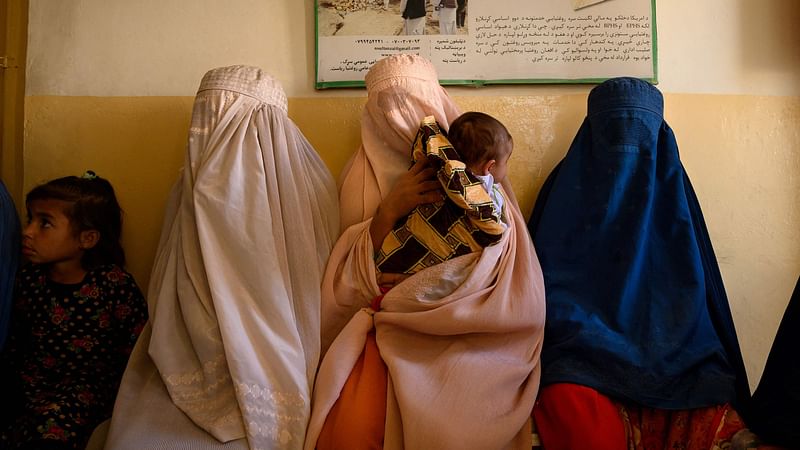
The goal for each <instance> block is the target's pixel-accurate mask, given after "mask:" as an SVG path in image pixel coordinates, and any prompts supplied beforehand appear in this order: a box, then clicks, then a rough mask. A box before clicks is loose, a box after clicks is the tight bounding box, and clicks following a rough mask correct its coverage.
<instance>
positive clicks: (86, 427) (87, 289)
mask: <svg viewBox="0 0 800 450" xmlns="http://www.w3.org/2000/svg"><path fill="white" fill-rule="evenodd" d="M25 206H26V208H27V212H28V224H27V226H26V227H25V228H24V230H23V234H22V254H23V256H24V257H25V258H27V260H28V262H29V264H28V265H27V266H25V267H23V268H22V269H21V270H20V272H19V273H18V275H17V282H16V286H15V303H14V307H13V308H14V309H13V312H12V317H11V321H12V325H11V333H10V336H9V342H8V344H7V347H6V348H5V350H4V353H3V355H2V359H0V382H2V383H3V384H2V386H3V390H4V391H5V392H6V394H4V395H3V398H4V400H3V407H2V408H0V409H2V411H0V449H6V448H9V449H11V448H14V449H16V448H24V449H33V448H35V449H48V448H76V449H77V448H84V447H85V445H86V442H87V440H88V438H89V436H90V435H91V432H92V430H93V429H94V427H95V426H97V425H98V424H99V423H100V422H102V421H103V420H105V419H106V418H108V417H110V416H111V408H112V406H113V404H114V397H115V395H116V392H117V387H118V385H119V381H120V378H121V376H122V372H123V370H124V369H125V365H126V362H127V360H128V355H129V354H130V352H131V349H132V348H133V345H134V343H135V342H136V338H137V336H138V335H139V332H140V331H141V330H142V327H143V326H144V324H145V322H146V321H147V306H146V304H145V301H144V298H143V296H142V293H141V291H140V290H139V288H138V287H137V285H136V282H135V281H134V280H133V277H132V276H131V275H130V274H129V273H128V272H126V271H125V270H124V269H123V267H124V264H125V254H124V252H123V250H122V247H121V246H120V242H119V240H120V232H121V229H122V212H121V210H120V207H119V204H118V203H117V199H116V196H115V195H114V189H113V188H112V186H111V184H110V183H109V182H108V181H106V180H104V179H102V178H100V177H98V176H96V175H95V174H94V173H93V172H91V171H89V172H86V174H84V176H83V177H80V178H79V177H74V176H70V177H64V178H59V179H56V180H53V181H50V182H48V183H46V184H43V185H41V186H38V187H36V188H34V189H33V190H32V191H30V192H29V193H28V195H27V197H26V198H25Z"/></svg>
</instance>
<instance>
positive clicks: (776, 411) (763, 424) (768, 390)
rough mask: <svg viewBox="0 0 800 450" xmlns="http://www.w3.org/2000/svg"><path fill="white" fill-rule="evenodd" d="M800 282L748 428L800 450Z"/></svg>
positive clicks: (771, 439) (764, 437)
mask: <svg viewBox="0 0 800 450" xmlns="http://www.w3.org/2000/svg"><path fill="white" fill-rule="evenodd" d="M798 345H800V279H798V280H797V284H796V285H795V287H794V292H793V293H792V298H791V299H789V306H787V307H786V312H785V313H784V314H783V319H782V320H781V325H780V326H779V327H778V334H777V335H775V340H774V341H773V342H772V349H771V350H770V352H769V357H768V358H767V365H766V367H764V374H763V375H762V376H761V381H759V382H758V389H756V392H755V393H754V394H753V402H752V405H751V410H750V413H749V414H748V416H747V417H746V419H747V425H748V426H749V427H750V428H751V429H752V430H753V431H755V432H756V434H758V436H759V437H760V438H761V439H763V440H764V441H766V442H768V443H770V444H776V445H781V446H783V447H786V448H800V358H798V351H797V346H798Z"/></svg>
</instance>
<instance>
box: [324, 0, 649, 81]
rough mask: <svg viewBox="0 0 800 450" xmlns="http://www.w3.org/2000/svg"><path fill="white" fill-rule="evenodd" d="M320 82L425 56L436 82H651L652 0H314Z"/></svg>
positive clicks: (358, 75)
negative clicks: (389, 60) (399, 56)
mask: <svg viewBox="0 0 800 450" xmlns="http://www.w3.org/2000/svg"><path fill="white" fill-rule="evenodd" d="M316 7H317V8H316V13H317V36H316V43H317V61H316V62H317V65H316V70H317V79H316V87H317V88H318V89H324V88H332V87H353V86H363V85H364V84H363V80H364V75H365V73H366V71H367V70H368V69H369V67H370V66H371V65H372V64H373V63H374V62H375V61H377V60H378V59H381V58H383V57H386V56H389V55H391V54H395V53H414V54H419V55H421V56H424V57H426V58H428V59H430V60H431V61H432V62H433V64H434V65H435V66H436V68H437V70H438V72H439V75H440V77H441V82H442V84H451V85H452V84H466V85H482V84H501V83H506V84H518V83H593V82H598V81H602V80H604V79H607V78H612V77H616V76H634V77H638V78H643V79H647V80H649V81H652V82H657V70H656V69H657V44H656V42H657V38H656V29H655V0H537V1H535V2H534V1H530V0H471V1H469V2H468V0H318V1H317V4H316Z"/></svg>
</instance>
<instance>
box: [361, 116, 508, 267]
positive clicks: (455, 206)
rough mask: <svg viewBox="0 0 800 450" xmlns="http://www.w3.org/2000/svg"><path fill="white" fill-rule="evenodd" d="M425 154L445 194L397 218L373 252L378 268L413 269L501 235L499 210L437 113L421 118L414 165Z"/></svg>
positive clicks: (479, 246) (468, 250)
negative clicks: (453, 144) (435, 116)
mask: <svg viewBox="0 0 800 450" xmlns="http://www.w3.org/2000/svg"><path fill="white" fill-rule="evenodd" d="M421 158H428V162H429V164H430V165H431V167H433V168H434V169H435V170H436V177H437V179H438V180H439V182H440V183H441V185H442V188H443V189H444V192H445V193H446V194H447V197H446V198H445V199H444V200H442V201H438V202H435V203H425V204H422V205H419V206H417V207H416V208H414V209H413V210H412V211H411V212H410V213H409V214H408V215H407V216H405V217H403V218H401V219H400V220H399V221H398V222H397V223H396V224H395V226H394V229H393V230H392V231H391V232H390V233H389V234H388V235H387V236H386V238H385V239H384V240H383V243H382V245H381V248H380V250H379V251H378V254H377V256H376V258H375V260H376V267H377V269H378V271H379V272H383V273H405V274H413V273H416V272H419V271H420V270H422V269H425V268H427V267H430V266H433V265H435V264H439V263H441V262H443V261H446V260H448V259H451V258H455V257H457V256H462V255H465V254H468V253H472V252H477V251H481V250H482V249H483V248H484V247H487V246H490V245H493V244H495V243H497V242H498V241H499V240H500V238H501V237H502V235H503V230H504V227H503V224H502V223H501V218H500V217H501V211H497V210H496V208H495V206H494V203H493V202H492V199H491V198H490V197H489V193H488V192H487V191H486V189H485V188H484V186H483V183H482V182H481V180H480V179H479V178H478V177H476V176H475V175H474V174H472V172H470V171H469V170H468V169H467V167H466V165H465V164H464V162H463V161H461V158H460V157H459V155H458V152H457V151H456V149H455V148H453V146H452V144H450V141H449V140H448V139H447V135H446V134H445V132H444V131H443V130H442V129H441V127H439V124H438V123H437V122H436V119H435V118H434V117H433V116H428V117H425V119H423V120H422V123H421V124H420V128H419V131H418V132H417V136H416V137H415V138H414V143H413V145H412V165H413V163H415V162H416V161H418V160H419V159H421ZM498 194H499V192H498Z"/></svg>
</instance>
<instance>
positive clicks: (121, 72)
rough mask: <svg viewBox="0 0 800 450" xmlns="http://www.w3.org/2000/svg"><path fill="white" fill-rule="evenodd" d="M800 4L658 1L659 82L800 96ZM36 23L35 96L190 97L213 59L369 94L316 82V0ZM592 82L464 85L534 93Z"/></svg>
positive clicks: (233, 3) (98, 7)
mask: <svg viewBox="0 0 800 450" xmlns="http://www.w3.org/2000/svg"><path fill="white" fill-rule="evenodd" d="M487 1H488V0H487ZM610 1H614V0H610ZM798 3H800V2H798V1H797V0H759V1H755V0H703V1H690V0H669V1H660V2H657V5H656V10H657V24H658V50H659V79H660V84H659V87H660V89H661V90H662V91H663V92H666V93H715V94H757V95H800V33H798V29H797V25H798V24H800V5H798ZM29 30H30V40H29V46H28V55H29V60H28V72H27V94H28V95H93V96H149V95H159V96H175V95H177V96H188V95H193V94H194V91H195V88H196V86H197V83H198V80H199V79H200V78H201V77H202V75H203V74H204V73H205V72H206V71H207V70H208V69H210V68H213V67H219V66H224V65H229V64H252V65H256V66H260V67H263V68H264V69H266V70H268V71H269V72H270V73H272V74H273V76H275V77H276V78H278V79H279V80H281V82H282V83H283V84H284V88H285V89H286V91H287V94H288V95H289V96H290V97H305V96H313V95H332V96H343V95H345V96H346V95H363V91H360V90H337V91H327V92H324V93H317V92H316V91H315V90H314V87H313V86H314V3H313V1H311V0H303V1H296V0H191V1H188V0H134V1H130V0H67V1H65V0H31V1H30V23H29ZM586 89H587V88H586V87H585V86H570V87H567V86H564V87H544V86H532V87H485V88H482V89H479V90H475V89H471V88H460V89H458V90H457V91H458V92H462V91H463V92H468V93H469V95H475V94H477V95H497V94H501V95H502V94H503V93H504V92H513V94H514V95H527V94H542V93H549V92H553V91H557V92H568V91H582V90H586Z"/></svg>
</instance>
